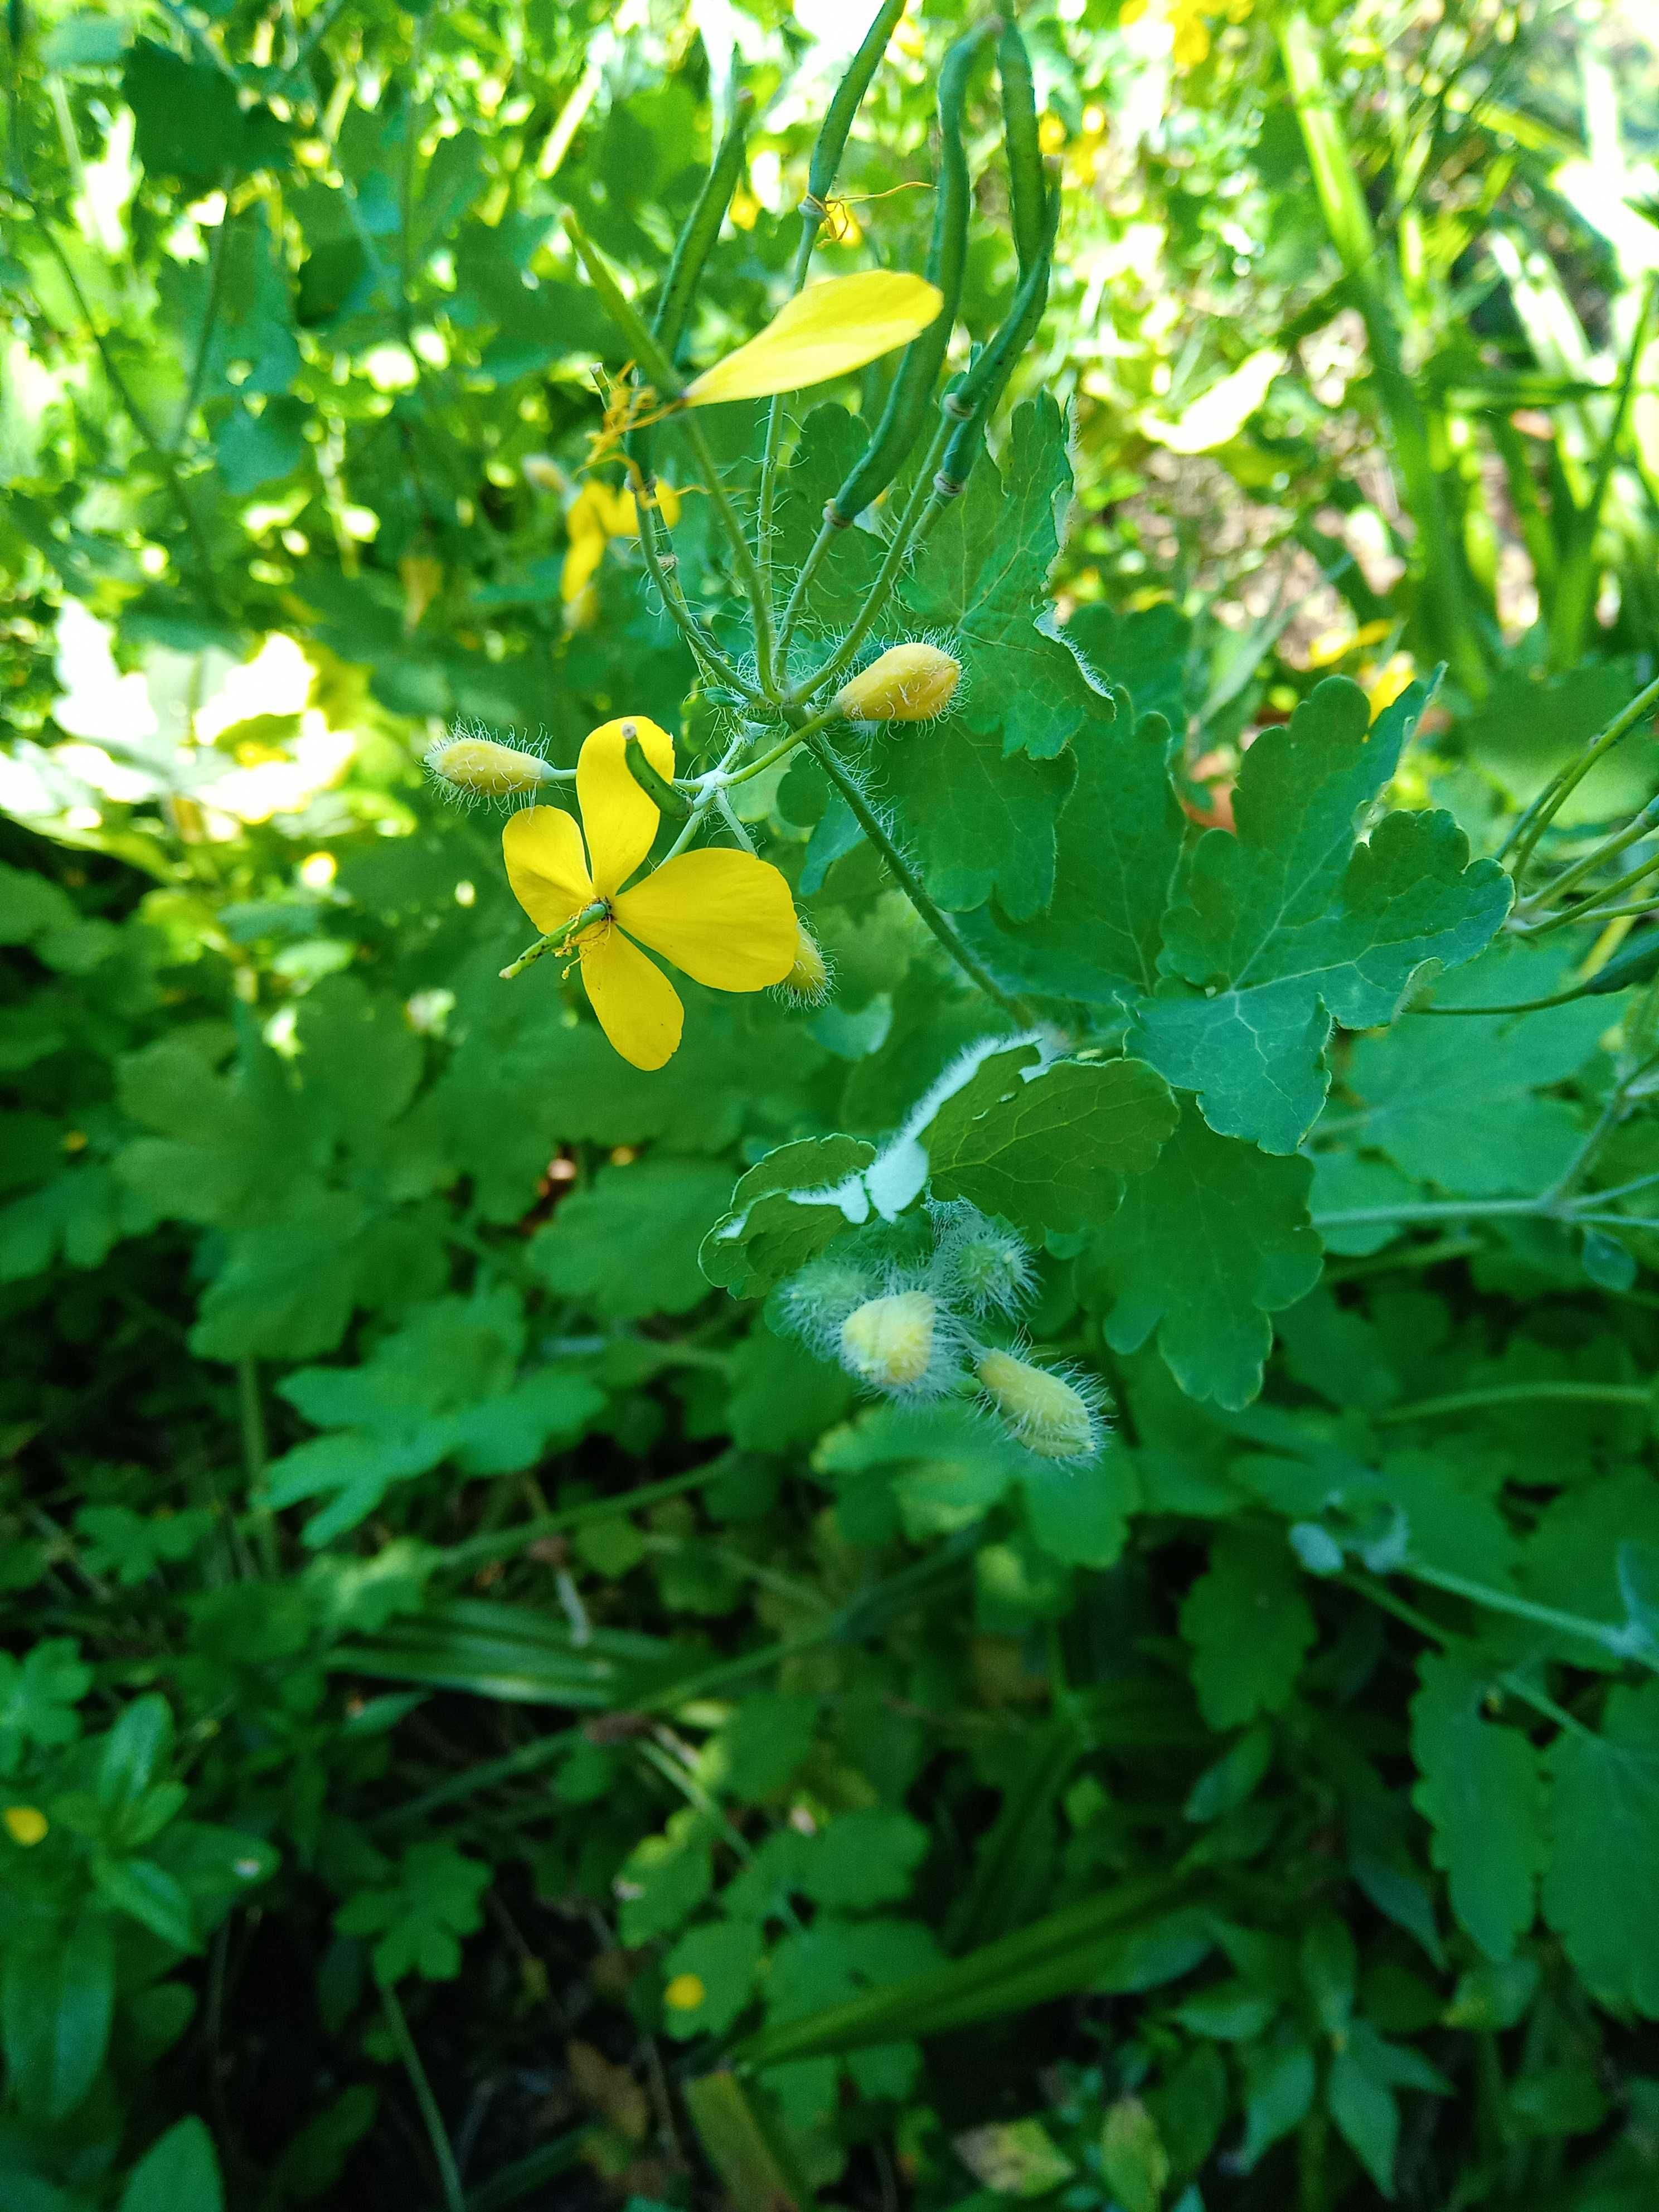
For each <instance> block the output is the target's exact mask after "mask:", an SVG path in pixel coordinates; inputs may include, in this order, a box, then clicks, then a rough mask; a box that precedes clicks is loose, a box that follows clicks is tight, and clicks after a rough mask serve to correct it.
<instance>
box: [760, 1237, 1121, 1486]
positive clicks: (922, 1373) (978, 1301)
mask: <svg viewBox="0 0 1659 2212" xmlns="http://www.w3.org/2000/svg"><path fill="white" fill-rule="evenodd" d="M927 1217H928V1223H929V1227H930V1230H931V1232H932V1249H931V1250H930V1251H928V1252H927V1253H926V1254H924V1255H921V1256H919V1257H916V1258H914V1259H908V1260H907V1259H902V1258H894V1257H893V1256H892V1255H891V1254H890V1252H888V1251H886V1250H884V1249H883V1240H882V1238H881V1237H880V1235H879V1233H877V1234H875V1235H873V1236H872V1237H863V1238H859V1239H854V1240H853V1241H852V1242H851V1243H849V1245H848V1249H847V1250H846V1252H845V1253H844V1254H842V1255H826V1256H825V1257H824V1258H823V1259H820V1260H817V1261H813V1262H812V1263H811V1265H810V1266H808V1267H803V1268H802V1269H801V1271H800V1273H799V1274H798V1275H796V1276H795V1277H793V1279H792V1280H791V1281H790V1282H788V1283H787V1284H786V1285H784V1286H783V1289H782V1291H781V1294H780V1304H781V1310H782V1313H783V1316H784V1319H785V1321H786V1322H787V1325H788V1327H789V1328H791V1329H793V1332H794V1334H796V1335H797V1336H799V1338H800V1339H801V1340H802V1342H803V1343H805V1345H806V1346H808V1347H809V1348H810V1349H811V1351H813V1352H817V1355H818V1357H819V1358H821V1359H834V1360H836V1361H838V1362H839V1364H841V1365H842V1367H844V1368H845V1369H846V1370H847V1372H848V1374H849V1375H851V1376H854V1377H856V1379H857V1380H858V1381H859V1382H860V1383H863V1384H864V1385H865V1387H866V1389H872V1390H876V1391H878V1392H880V1394H881V1395H883V1396H884V1397H888V1398H893V1399H896V1400H899V1401H908V1402H911V1403H916V1402H921V1401H927V1400H929V1399H933V1398H940V1397H944V1396H946V1395H970V1394H971V1395H974V1396H975V1397H977V1398H978V1399H979V1401H980V1402H981V1404H982V1405H983V1406H984V1407H986V1408H987V1411H988V1412H990V1413H992V1414H994V1416H995V1418H996V1419H998V1420H999V1421H1000V1423H1001V1425H1003V1427H1004V1428H1005V1429H1006V1430H1007V1431H1008V1432H1009V1434H1010V1435H1011V1436H1012V1437H1013V1438H1014V1439H1015V1441H1016V1442H1017V1443H1021V1444H1023V1445H1024V1447H1025V1449H1027V1450H1028V1451H1031V1452H1035V1453H1036V1454H1037V1455H1039V1456H1040V1457H1042V1458H1043V1459H1055V1460H1066V1461H1070V1462H1073V1463H1074V1464H1077V1463H1080V1462H1085V1461H1087V1460H1091V1459H1093V1458H1094V1457H1095V1455H1097V1452H1098V1451H1099V1449H1100V1447H1101V1443H1102V1441H1103V1437H1104V1434H1105V1418H1104V1408H1103V1393H1102V1391H1101V1389H1100V1388H1099V1386H1098V1384H1097V1383H1094V1382H1093V1381H1092V1379H1091V1377H1089V1376H1085V1375H1080V1374H1078V1373H1076V1372H1075V1371H1072V1370H1067V1371H1066V1372H1063V1373H1062V1372H1057V1371H1055V1370H1054V1369H1052V1368H1047V1367H1039V1366H1038V1365H1036V1363H1035V1362H1034V1361H1032V1360H1030V1359H1029V1358H1026V1357H1025V1356H1024V1350H1025V1347H1024V1346H1023V1344H1017V1345H1016V1346H1015V1347H1014V1348H1013V1349H1010V1348H1008V1347H1007V1346H1005V1345H1002V1344H999V1343H995V1342H993V1341H991V1340H989V1338H990V1335H991V1334H993V1333H996V1334H1000V1333H1001V1331H1002V1329H1004V1328H1006V1325H1007V1324H1008V1323H1010V1322H1012V1321H1013V1320H1014V1319H1015V1317H1016V1316H1018V1311H1019V1309H1020V1308H1021V1307H1022V1306H1023V1305H1024V1304H1025V1303H1026V1301H1027V1300H1028V1298H1029V1297H1030V1294H1031V1291H1032V1289H1033V1286H1034V1273H1033V1269H1032V1265H1031V1255H1030V1252H1029V1251H1028V1250H1027V1249H1026V1248H1025V1246H1024V1244H1023V1243H1021V1241H1020V1239H1019V1238H1018V1237H1017V1236H1016V1235H1015V1233H1014V1232H1013V1231H1012V1229H1010V1228H1009V1227H1008V1226H1007V1225H1006V1223H1005V1222H1001V1221H997V1220H994V1219H993V1218H991V1217H989V1216H988V1215H987V1214H984V1213H981V1212H980V1211H979V1209H978V1207H977V1206H970V1205H969V1204H968V1203H967V1202H966V1201H965V1200H956V1201H954V1202H952V1203H951V1204H939V1203H933V1204H930V1205H929V1206H928V1208H927Z"/></svg>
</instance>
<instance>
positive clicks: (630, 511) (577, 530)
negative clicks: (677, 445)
mask: <svg viewBox="0 0 1659 2212" xmlns="http://www.w3.org/2000/svg"><path fill="white" fill-rule="evenodd" d="M657 506H658V509H659V512H660V513H661V515H662V519H663V520H664V521H665V523H666V524H667V526H668V527H669V528H670V529H672V528H673V527H674V525H675V524H676V523H677V522H678V520H679V519H680V495H679V494H678V492H677V491H676V490H675V489H674V487H673V485H672V484H665V483H659V485H658V486H657ZM564 526H565V531H566V533H567V535H568V538H569V540H570V543H569V544H568V547H567V549H566V551H565V556H564V566H563V568H562V569H561V570H560V572H559V597H560V598H561V599H562V600H563V602H564V604H565V605H566V606H567V607H573V606H574V605H576V604H577V602H578V601H579V600H580V599H581V597H582V594H583V593H584V592H586V589H587V587H588V586H589V584H590V583H591V582H592V580H593V576H594V573H595V571H596V570H597V569H598V568H599V563H600V562H601V561H603V560H604V558H605V547H606V546H607V545H608V544H610V543H611V539H612V538H637V537H638V536H639V534H640V512H639V507H638V506H637V504H636V503H635V498H634V495H633V493H632V492H631V491H629V490H628V489H626V487H625V486H624V487H622V488H619V489H617V490H615V491H613V490H612V489H611V486H610V485H609V484H607V483H600V481H599V478H598V477H589V478H588V479H587V481H586V483H585V484H583V486H582V488H581V489H580V491H579V492H578V493H577V494H576V496H575V497H574V499H573V500H572V501H571V502H570V505H569V507H568V508H567V509H566V511H565V518H564Z"/></svg>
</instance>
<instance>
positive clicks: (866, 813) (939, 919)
mask: <svg viewBox="0 0 1659 2212" xmlns="http://www.w3.org/2000/svg"><path fill="white" fill-rule="evenodd" d="M803 736H805V743H806V745H807V747H808V749H809V750H810V751H811V755H812V757H813V758H814V760H816V761H817V763H818V765H819V767H820V768H821V769H823V772H824V774H825V775H827V776H828V777H829V781H830V782H831V783H833V784H834V785H835V787H836V790H837V791H838V792H839V793H841V795H842V798H843V799H845V800H846V801H847V804H848V808H849V809H850V811H851V812H852V815H853V818H854V821H855V822H856V823H858V825H859V827H860V829H862V830H863V832H864V834H865V836H866V837H867V838H868V839H869V840H870V842H871V843H872V845H873V846H874V847H875V848H876V850H877V851H878V853H879V854H881V857H882V859H883V860H884V862H885V863H886V866H887V872H888V873H889V874H890V876H891V877H892V878H893V881H894V882H895V883H896V884H897V885H898V887H899V889H900V890H902V892H903V893H904V896H906V898H908V900H909V902H910V903H911V905H912V906H913V907H915V910H916V912H917V913H918V914H919V915H921V919H922V921H925V922H926V923H927V927H928V928H929V929H930V930H932V932H933V935H934V936H935V937H936V938H937V939H938V940H939V943H940V945H943V946H944V948H945V951H946V952H948V953H949V954H950V956H951V959H952V960H953V961H955V963H956V964H957V967H958V968H960V969H961V970H962V972H963V975H965V976H966V977H967V978H968V980H969V982H970V983H972V984H973V985H974V987H975V989H976V990H980V991H982V992H983V993H984V994H985V996H986V997H987V999H989V1000H990V1001H991V1002H992V1004H993V1005H994V1006H1000V1008H1001V1009H1002V1011H1003V1012H1004V1013H1005V1014H1006V1015H1007V1017H1008V1018H1009V1020H1010V1021H1012V1023H1014V1024H1015V1025H1016V1026H1017V1027H1018V1028H1020V1029H1030V1027H1031V1025H1032V1020H1033V1017H1032V1014H1031V1010H1030V1007H1029V1006H1024V1004H1022V1002H1021V1001H1020V1000H1018V999H1016V998H1012V997H1011V996H1010V995H1009V994H1008V993H1007V992H1006V991H1005V990H1004V989H1003V987H1002V986H1001V984H1000V983H999V982H998V981H997V980H996V978H995V976H994V975H992V974H991V972H990V970H989V969H987V967H986V966H985V964H984V963H983V962H982V961H981V959H980V958H979V957H978V955H977V954H976V953H975V952H974V951H971V950H970V949H969V945H968V943H967V941H966V939H964V938H963V934H962V933H961V931H960V930H959V929H958V928H957V926H956V924H955V922H953V921H951V918H950V917H949V915H946V914H945V913H944V912H943V910H942V909H941V908H939V907H938V906H937V905H936V904H935V903H934V902H933V899H932V898H931V897H930V896H928V891H927V885H926V884H924V883H923V882H922V880H921V877H920V876H919V875H918V874H917V873H916V872H915V869H914V868H913V867H912V866H910V863H909V862H908V860H906V859H905V857H904V855H903V854H902V853H901V852H900V851H899V849H898V847H897V846H896V845H895V844H894V842H893V841H892V839H891V838H890V836H888V835H887V832H886V831H885V829H883V827H882V825H881V822H880V819H879V817H878V815H877V814H876V811H875V810H874V808H873V807H872V805H870V802H869V800H868V799H866V797H865V795H864V793H863V792H862V791H860V788H859V786H858V781H857V779H856V778H855V777H854V776H852V775H848V771H847V770H846V769H844V768H843V767H842V763H840V761H839V760H837V759H836V755H835V753H834V751H833V750H832V749H831V748H830V747H829V745H827V744H825V743H824V740H823V735H822V733H821V732H813V733H812V734H811V735H806V734H805V732H803Z"/></svg>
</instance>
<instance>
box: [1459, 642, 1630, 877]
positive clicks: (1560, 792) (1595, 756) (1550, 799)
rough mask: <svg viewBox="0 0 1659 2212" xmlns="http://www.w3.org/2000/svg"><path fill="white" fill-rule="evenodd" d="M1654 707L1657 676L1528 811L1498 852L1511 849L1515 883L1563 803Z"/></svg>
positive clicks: (1504, 854) (1511, 868)
mask: <svg viewBox="0 0 1659 2212" xmlns="http://www.w3.org/2000/svg"><path fill="white" fill-rule="evenodd" d="M1656 704H1659V677H1656V678H1654V680H1653V682H1652V683H1651V684H1648V685H1647V686H1646V687H1645V688H1644V690H1640V691H1638V693H1637V695H1636V696H1635V698H1633V699H1632V701H1631V702H1630V704H1629V705H1628V706H1627V707H1624V708H1620V711H1619V713H1618V714H1615V715H1614V716H1613V720H1612V721H1610V722H1609V723H1608V724H1607V728H1606V729H1605V730H1603V731H1602V732H1601V734H1600V735H1599V736H1597V737H1595V738H1591V740H1590V742H1589V744H1588V745H1586V746H1585V747H1584V749H1583V751H1582V752H1581V753H1580V754H1579V755H1578V757H1577V759H1576V760H1573V761H1570V762H1569V763H1568V764H1567V765H1566V767H1565V768H1564V769H1562V770H1561V771H1560V773H1559V775H1556V776H1555V777H1554V778H1553V780H1552V781H1550V782H1549V783H1548V784H1547V785H1546V787H1544V789H1543V790H1542V791H1541V793H1539V795H1538V797H1537V798H1536V799H1534V800H1533V802H1532V804H1531V805H1530V806H1528V808H1527V810H1526V811H1525V813H1523V814H1522V817H1521V818H1520V820H1519V821H1518V822H1516V824H1515V827H1514V828H1513V829H1511V830H1510V834H1509V836H1507V837H1506V838H1505V839H1504V843H1503V845H1502V846H1501V848H1499V852H1498V857H1499V859H1500V860H1501V859H1504V857H1506V856H1507V854H1509V852H1510V848H1514V849H1515V858H1514V860H1513V861H1512V862H1511V864H1510V873H1511V875H1513V876H1514V878H1515V879H1516V882H1517V883H1519V882H1520V880H1521V878H1522V876H1523V875H1524V874H1525V873H1526V871H1527V866H1528V862H1529V861H1530V860H1531V859H1532V856H1533V854H1534V851H1535V849H1536V848H1537V845H1538V841H1539V839H1540V838H1541V836H1543V834H1544V832H1545V830H1546V829H1548V828H1549V826H1550V823H1552V822H1553V821H1554V819H1555V817H1556V816H1557V815H1558V814H1559V812H1560V811H1561V808H1562V806H1563V805H1564V804H1565V801H1566V800H1567V799H1569V798H1571V795H1572V793H1574V792H1575V791H1577V788H1578V787H1579V785H1580V784H1581V783H1582V782H1583V780H1584V778H1585V777H1586V776H1587V775H1589V772H1590V770H1591V769H1593V768H1594V767H1595V763H1597V761H1599V760H1601V758H1603V757H1604V756H1605V755H1606V754H1607V753H1610V752H1611V751H1612V750H1613V747H1614V746H1615V745H1616V744H1618V743H1619V741H1620V738H1624V737H1627V736H1628V735H1629V733H1630V732H1631V731H1632V730H1633V729H1634V728H1635V727H1636V725H1637V724H1638V722H1639V721H1640V720H1641V719H1642V716H1643V714H1644V713H1645V712H1646V711H1647V710H1648V708H1650V707H1653V706H1655V705H1656Z"/></svg>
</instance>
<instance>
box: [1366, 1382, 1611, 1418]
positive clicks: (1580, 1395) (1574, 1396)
mask: <svg viewBox="0 0 1659 2212" xmlns="http://www.w3.org/2000/svg"><path fill="white" fill-rule="evenodd" d="M1530 1405H1566V1406H1630V1407H1641V1408H1643V1409H1645V1410H1651V1408H1652V1407H1653V1393H1652V1391H1651V1390H1650V1389H1647V1388H1646V1387H1645V1386H1644V1384H1642V1383H1494V1384H1492V1385H1491V1386H1490V1387H1489V1388H1487V1389H1482V1390H1455V1391H1453V1392H1451V1393H1450V1394H1449V1395H1447V1396H1445V1397H1443V1398H1419V1399H1418V1400H1417V1401H1416V1402H1415V1403H1414V1404H1413V1405H1409V1406H1389V1407H1385V1408H1384V1409H1383V1411H1382V1412H1381V1413H1373V1414H1372V1416H1371V1419H1373V1420H1374V1421H1376V1423H1377V1425H1379V1426H1385V1425H1393V1424H1394V1423H1395V1422H1399V1421H1429V1420H1434V1419H1438V1418H1439V1417H1440V1416H1441V1415H1443V1414H1449V1413H1486V1412H1487V1411H1488V1410H1489V1409H1490V1408H1492V1407H1497V1406H1530Z"/></svg>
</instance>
